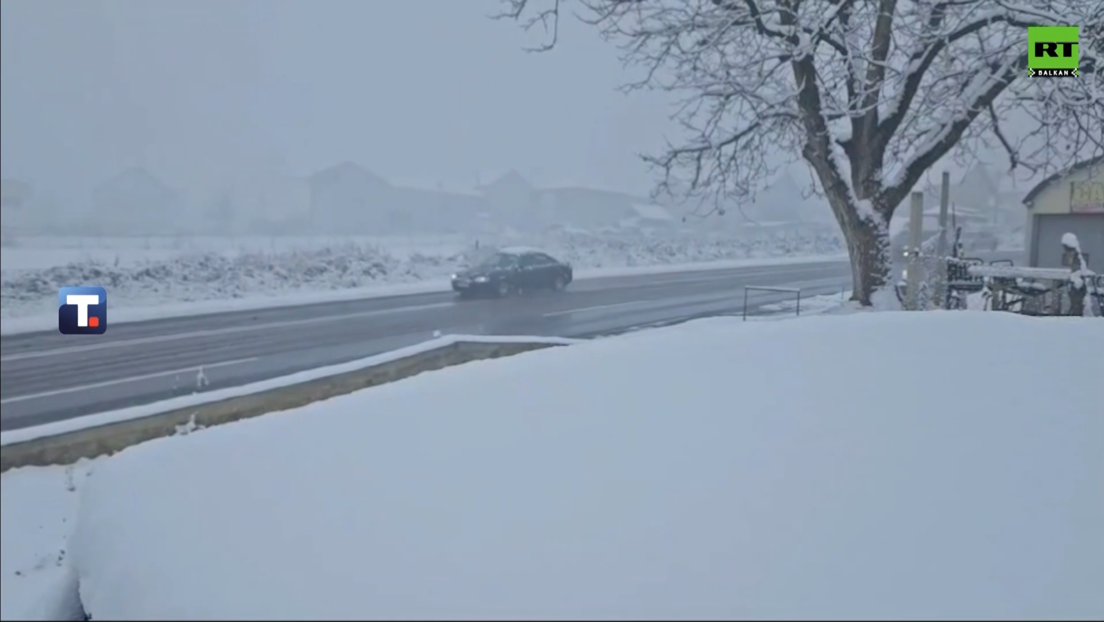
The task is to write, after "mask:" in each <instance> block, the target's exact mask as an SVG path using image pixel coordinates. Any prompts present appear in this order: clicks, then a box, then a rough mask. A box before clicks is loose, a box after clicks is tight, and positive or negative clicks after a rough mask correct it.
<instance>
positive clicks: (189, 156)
mask: <svg viewBox="0 0 1104 622" xmlns="http://www.w3.org/2000/svg"><path fill="white" fill-rule="evenodd" d="M0 7H2V11H3V14H2V19H0V25H2V28H3V32H2V36H0V42H2V46H3V54H2V62H3V66H2V70H0V77H2V80H3V84H2V89H0V93H2V97H3V101H2V105H0V112H2V117H3V119H2V120H3V128H2V132H0V135H2V136H3V141H2V144H3V153H2V157H0V161H2V163H3V173H4V175H5V176H6V177H16V178H21V179H25V180H28V181H30V182H31V183H32V184H33V185H35V186H36V187H37V188H39V189H40V190H47V189H48V188H49V191H50V192H51V194H53V195H56V196H58V197H59V198H61V197H69V196H86V195H87V192H88V189H89V188H91V187H92V186H93V185H95V184H97V183H99V182H101V181H103V180H104V179H106V178H108V177H110V176H111V175H114V174H115V173H117V172H119V171H120V170H122V169H123V168H125V167H127V166H131V165H144V166H147V167H148V168H149V169H150V170H152V171H153V172H154V173H155V174H157V175H159V176H160V177H162V178H163V179H165V181H167V182H168V183H169V184H170V185H174V186H178V187H196V186H211V185H214V184H219V183H222V181H223V179H224V178H230V177H235V176H251V175H268V174H274V173H275V174H293V175H302V174H307V173H310V172H311V171H313V170H317V169H319V168H323V167H326V166H329V165H331V164H335V163H337V162H339V161H342V160H354V161H356V162H359V163H361V164H363V165H364V166H365V167H367V168H369V169H370V170H372V171H374V172H377V173H378V174H380V175H382V176H384V177H390V178H400V177H401V178H409V177H413V178H424V179H425V180H427V181H446V182H448V183H468V184H474V183H475V180H476V178H477V176H479V174H480V172H481V171H489V170H494V169H504V168H516V169H517V170H519V171H520V172H522V173H523V174H524V175H526V176H527V177H530V178H531V179H532V180H533V181H534V182H536V183H549V184H551V183H558V182H562V181H576V182H582V183H587V184H593V185H599V186H607V187H614V188H623V189H626V190H635V191H641V192H646V191H647V190H648V189H649V188H650V186H651V182H652V176H651V175H650V173H649V172H648V170H647V169H646V168H645V167H644V166H643V164H641V163H640V162H639V160H638V159H637V158H635V157H634V154H635V153H638V152H641V151H654V150H655V148H657V147H659V146H661V143H662V139H663V135H664V132H665V131H670V129H671V126H670V125H669V122H668V121H667V111H668V108H667V107H666V106H665V104H664V103H663V101H662V100H661V99H660V97H659V96H658V95H649V94H634V95H633V96H631V97H630V96H626V95H623V94H621V93H619V92H617V91H616V90H615V87H616V86H617V85H619V84H621V83H622V82H624V81H625V78H626V76H625V74H624V73H623V71H622V69H621V66H620V63H619V62H618V60H617V54H616V50H614V49H613V47H612V46H611V45H609V44H606V43H604V42H602V41H600V40H599V39H598V37H597V35H596V33H595V32H594V31H593V30H592V29H591V28H588V27H586V26H585V25H583V24H579V23H577V22H574V21H571V22H569V23H567V24H565V28H564V32H562V40H563V45H562V46H560V47H559V48H557V49H556V50H554V51H552V52H549V53H545V54H531V53H526V52H525V51H523V48H524V47H525V45H526V44H527V43H530V44H535V43H539V41H540V38H539V34H536V33H534V34H531V35H526V34H524V33H522V32H521V31H520V30H519V28H518V27H517V26H516V24H514V23H512V22H507V21H493V20H490V19H488V18H487V16H488V15H490V14H492V13H494V12H496V11H497V10H498V9H499V5H498V3H497V0H465V1H463V2H458V1H455V0H419V1H416V2H414V1H410V0H326V1H318V2H306V1H294V0H224V1H222V2H215V1H214V0H200V1H189V2H178V1H168V0H164V1H161V0H159V1H149V0H81V1H80V2H64V3H63V2H40V1H35V0H4V2H3V3H0ZM484 181H486V180H484Z"/></svg>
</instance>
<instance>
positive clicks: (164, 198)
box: [88, 167, 180, 235]
mask: <svg viewBox="0 0 1104 622" xmlns="http://www.w3.org/2000/svg"><path fill="white" fill-rule="evenodd" d="M179 208H180V198H179V195H178V194H177V192H176V191H174V190H173V189H172V188H170V187H169V186H167V185H166V184H165V183H164V182H162V181H161V180H160V179H158V178H157V177H155V176H154V175H153V173H150V172H149V171H148V170H146V169H145V168H142V167H131V168H128V169H126V170H125V171H123V172H122V173H119V174H118V175H116V176H114V177H112V178H111V179H109V180H107V181H106V182H104V183H103V184H101V185H100V186H98V187H97V188H96V189H95V190H93V192H92V209H93V211H92V214H91V216H90V218H89V222H88V226H89V227H90V228H92V229H95V230H97V231H98V232H100V233H111V234H120V235H156V234H162V233H170V232H172V231H173V230H174V228H175V226H176V225H177V223H178V222H179V220H180V209H179Z"/></svg>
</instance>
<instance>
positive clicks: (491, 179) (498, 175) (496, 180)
mask: <svg viewBox="0 0 1104 622" xmlns="http://www.w3.org/2000/svg"><path fill="white" fill-rule="evenodd" d="M479 179H480V183H479V188H480V189H483V188H492V187H494V186H505V185H514V186H522V187H528V188H532V187H533V185H532V184H530V183H529V180H527V179H525V178H524V177H522V176H521V173H519V172H517V171H515V170H514V169H510V170H508V171H506V172H498V171H494V172H491V173H483V172H481V173H480V174H479ZM483 179H486V180H487V181H486V182H483V181H482V180H483Z"/></svg>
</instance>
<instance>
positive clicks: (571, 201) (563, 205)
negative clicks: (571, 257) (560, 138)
mask: <svg viewBox="0 0 1104 622" xmlns="http://www.w3.org/2000/svg"><path fill="white" fill-rule="evenodd" d="M537 197H538V199H537V201H538V205H539V209H538V214H539V217H540V220H541V221H542V224H546V225H564V226H572V227H579V228H583V229H593V228H598V227H609V226H614V225H618V224H620V223H621V222H622V221H623V220H624V219H625V218H626V216H627V215H631V214H634V213H636V206H638V205H647V204H648V200H647V199H645V198H643V197H639V196H635V195H632V194H629V193H627V192H619V191H617V190H607V189H599V188H588V187H586V186H583V185H575V184H572V185H563V186H557V187H551V188H541V189H540V190H539V191H538V195H537ZM637 215H639V214H637Z"/></svg>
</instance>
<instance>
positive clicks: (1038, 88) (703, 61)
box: [504, 0, 1104, 300]
mask: <svg viewBox="0 0 1104 622" xmlns="http://www.w3.org/2000/svg"><path fill="white" fill-rule="evenodd" d="M504 3H505V5H506V6H507V11H505V13H504V15H505V16H507V17H511V18H513V19H515V20H517V21H519V22H521V23H522V25H523V26H524V27H526V28H531V27H532V26H533V25H535V24H536V23H541V24H542V25H544V26H545V27H546V29H548V31H549V32H551V33H552V35H551V38H552V41H551V43H547V44H546V45H545V46H543V47H542V48H539V49H548V48H549V47H551V46H552V45H554V44H555V42H556V38H557V35H556V33H557V32H558V31H557V30H556V26H555V24H556V23H558V20H559V19H560V18H561V13H560V8H561V0H504ZM537 4H540V6H539V7H537V6H536V5H537ZM530 5H533V6H530ZM580 5H581V6H583V7H584V10H585V13H586V14H585V15H584V16H582V17H581V19H583V21H585V22H586V23H589V24H592V25H593V26H595V27H596V28H597V29H598V30H599V32H600V33H601V34H602V35H603V36H604V37H605V38H606V39H607V40H608V41H610V42H613V43H614V44H616V45H617V46H618V48H619V49H620V51H621V55H622V60H623V62H624V64H625V66H626V68H628V69H631V70H635V71H638V72H639V74H640V75H641V76H642V77H641V78H640V79H639V80H636V81H633V82H630V83H629V84H626V85H625V88H626V90H629V91H632V90H636V89H652V90H660V91H666V92H670V93H673V94H677V95H679V96H680V100H679V103H678V106H677V107H676V108H675V111H674V115H673V119H674V121H675V122H676V124H677V127H679V128H680V130H681V136H679V137H678V138H677V139H674V140H672V141H671V142H670V143H668V144H667V145H666V147H665V149H663V150H662V151H661V152H660V153H659V154H658V155H654V156H649V157H646V158H645V160H646V161H647V162H648V163H649V164H651V165H652V166H654V167H655V168H656V169H657V171H658V172H659V173H660V180H659V182H658V184H657V191H662V192H666V193H677V194H681V195H683V196H685V197H692V196H693V197H698V198H701V199H703V200H704V199H708V198H710V197H712V198H713V199H715V200H714V204H720V202H719V200H716V199H721V198H724V199H737V200H742V199H747V198H754V196H755V194H756V192H757V191H758V190H759V189H760V188H761V187H762V186H763V184H764V183H766V181H767V180H768V179H769V178H770V177H771V175H772V174H773V172H774V171H776V170H778V169H779V168H780V167H782V166H785V165H787V164H788V163H791V162H793V161H795V160H797V159H804V160H805V161H806V162H807V163H808V165H809V167H810V170H811V171H812V172H813V173H814V174H815V178H816V183H815V184H812V185H813V186H819V191H820V192H822V193H823V195H824V197H825V198H826V199H827V203H828V206H829V208H830V209H831V211H832V213H833V214H834V216H835V217H836V220H837V221H838V222H839V224H840V226H841V228H842V229H843V232H844V235H845V237H846V238H847V240H848V247H849V249H850V250H851V251H852V263H853V266H854V270H855V275H856V277H855V278H856V281H857V282H856V291H860V290H861V293H860V295H859V298H860V300H868V296H869V294H870V292H871V291H872V289H873V288H877V287H880V286H882V285H884V284H885V282H886V281H885V279H886V278H887V271H886V270H887V269H886V265H885V263H886V259H885V256H884V254H883V253H882V250H883V249H881V245H882V244H883V241H884V236H885V231H886V226H885V225H886V224H887V223H888V221H889V219H890V218H891V217H892V216H893V213H894V211H895V210H896V208H897V206H898V204H899V203H900V202H901V201H902V200H903V199H904V198H905V196H907V194H908V192H910V191H911V189H912V187H913V186H914V185H915V184H916V183H917V181H918V180H919V179H920V178H921V177H922V176H923V175H924V174H925V172H926V171H928V170H929V169H930V168H931V167H933V166H935V165H936V163H937V162H939V161H940V160H941V159H942V158H959V159H962V160H963V161H968V160H970V159H973V158H976V157H977V150H978V148H979V147H985V146H987V145H988V144H990V141H991V143H992V145H993V146H994V148H996V147H997V145H999V148H1000V149H1001V150H1002V151H1003V152H1004V153H1005V154H1006V155H1007V157H1008V161H1009V164H1010V166H1011V167H1012V168H1020V167H1022V168H1024V169H1026V170H1031V171H1036V170H1038V171H1048V172H1053V171H1056V170H1060V169H1061V168H1063V167H1066V166H1068V165H1070V164H1071V163H1073V162H1074V161H1077V160H1080V159H1085V158H1089V157H1093V156H1096V155H1100V154H1104V80H1101V79H1100V78H1099V76H1100V74H1101V72H1102V71H1104V3H1101V2H1086V1H1085V0H580ZM1068 24H1076V25H1079V26H1080V27H1081V35H1080V68H1079V69H1080V72H1081V77H1080V78H1075V79H1032V78H1030V77H1029V76H1028V73H1027V71H1026V56H1025V53H1026V51H1027V49H1026V48H1027V36H1026V29H1027V27H1028V26H1030V25H1068ZM1013 119H1014V120H1013ZM860 281H861V282H860Z"/></svg>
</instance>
